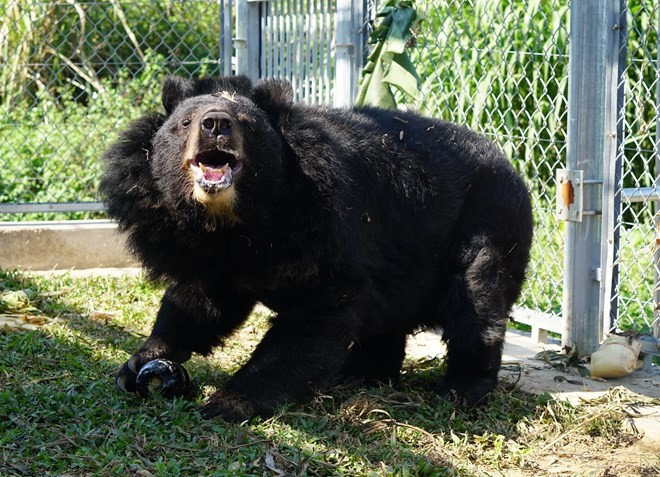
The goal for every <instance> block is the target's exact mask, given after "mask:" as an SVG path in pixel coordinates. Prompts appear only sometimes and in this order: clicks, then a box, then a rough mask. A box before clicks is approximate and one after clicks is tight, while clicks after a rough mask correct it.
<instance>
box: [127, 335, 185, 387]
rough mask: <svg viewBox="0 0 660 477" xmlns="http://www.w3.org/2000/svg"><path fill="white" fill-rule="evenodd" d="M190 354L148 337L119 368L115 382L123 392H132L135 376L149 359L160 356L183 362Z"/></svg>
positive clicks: (134, 385)
mask: <svg viewBox="0 0 660 477" xmlns="http://www.w3.org/2000/svg"><path fill="white" fill-rule="evenodd" d="M190 355H191V353H190V352H186V351H175V350H173V349H172V348H171V347H169V346H166V345H165V344H163V343H162V342H160V341H159V340H155V339H153V338H149V339H147V341H145V342H144V344H143V345H142V346H140V349H138V350H137V352H136V353H135V354H134V355H133V356H131V358H130V359H129V360H128V361H126V363H124V365H123V366H122V367H121V368H120V369H119V371H118V372H117V376H116V377H115V383H116V384H117V387H118V388H119V389H120V390H121V391H124V392H125V393H134V392H135V391H137V387H136V384H135V379H136V378H137V375H138V373H139V372H140V369H142V367H143V366H144V365H145V364H147V363H148V362H149V361H152V360H154V359H159V358H162V359H168V360H171V361H174V362H176V363H183V362H184V361H187V360H188V359H189V358H190Z"/></svg>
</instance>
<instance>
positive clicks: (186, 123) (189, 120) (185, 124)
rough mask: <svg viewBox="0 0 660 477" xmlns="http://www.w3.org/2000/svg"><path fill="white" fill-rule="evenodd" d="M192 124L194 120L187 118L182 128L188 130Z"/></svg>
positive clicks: (182, 123) (182, 122)
mask: <svg viewBox="0 0 660 477" xmlns="http://www.w3.org/2000/svg"><path fill="white" fill-rule="evenodd" d="M190 123H192V120H191V119H190V118H186V119H184V120H183V121H181V127H183V128H187V127H188V126H190Z"/></svg>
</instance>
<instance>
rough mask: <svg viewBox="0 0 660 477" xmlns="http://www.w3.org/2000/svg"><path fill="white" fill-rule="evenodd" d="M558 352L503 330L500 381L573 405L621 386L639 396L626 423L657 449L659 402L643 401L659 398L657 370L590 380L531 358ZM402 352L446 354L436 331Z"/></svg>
mask: <svg viewBox="0 0 660 477" xmlns="http://www.w3.org/2000/svg"><path fill="white" fill-rule="evenodd" d="M544 349H545V350H549V351H551V350H555V351H560V349H561V347H560V345H559V344H548V345H540V344H537V343H535V342H534V341H533V340H532V339H531V338H530V335H529V334H525V333H521V332H517V331H514V330H509V331H507V334H506V341H505V344H504V351H503V356H502V361H503V366H502V371H501V372H500V380H502V381H508V382H512V383H516V386H517V387H518V388H519V389H520V390H522V391H524V392H528V393H531V394H543V393H549V394H551V395H552V396H554V397H555V399H559V400H564V401H568V402H570V403H572V404H574V405H578V404H583V403H588V402H589V401H598V400H599V399H601V398H602V396H603V395H605V394H607V393H608V392H609V391H610V390H611V389H612V388H623V389H627V390H628V391H630V392H633V393H635V394H638V395H640V404H639V405H637V404H636V405H629V406H628V407H627V408H626V410H625V411H626V413H627V414H628V416H629V418H628V425H629V426H630V427H632V428H634V429H636V430H637V431H639V432H640V433H642V434H643V435H644V437H643V441H644V443H645V444H647V445H649V446H651V447H653V448H657V449H658V451H659V452H660V405H653V404H643V403H642V402H643V401H648V399H645V398H651V399H656V400H657V399H660V369H659V367H658V366H654V367H653V373H650V374H649V373H645V372H643V371H635V372H634V373H631V374H629V375H627V376H624V377H622V378H616V379H607V380H603V379H592V378H590V377H581V376H579V374H578V373H577V371H575V373H574V374H568V373H564V372H562V371H560V370H557V369H555V368H553V367H552V366H550V365H548V364H546V363H544V362H543V361H539V360H535V359H533V358H534V356H535V355H536V354H537V353H539V352H540V351H543V350H544ZM406 353H407V355H408V356H410V357H414V358H421V359H424V358H433V357H441V356H443V355H444V354H445V353H446V348H445V346H444V344H443V343H442V342H441V341H440V337H439V335H438V334H436V333H433V332H428V331H426V332H422V333H418V334H416V335H414V336H412V337H410V338H409V339H408V344H407V347H406Z"/></svg>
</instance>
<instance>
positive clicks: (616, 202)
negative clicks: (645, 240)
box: [600, 0, 628, 339]
mask: <svg viewBox="0 0 660 477" xmlns="http://www.w3.org/2000/svg"><path fill="white" fill-rule="evenodd" d="M615 1H616V0H615ZM618 2H619V8H618V11H616V12H615V11H613V12H612V13H611V14H612V15H613V17H612V18H611V25H612V27H611V28H612V31H613V32H614V34H613V35H611V36H610V38H609V41H610V44H609V45H608V47H607V52H608V55H609V58H608V62H609V63H610V64H611V66H610V67H609V68H608V70H607V77H606V79H607V85H606V91H605V94H606V104H605V107H606V108H607V114H606V124H605V128H606V135H607V134H610V135H612V136H615V137H616V140H615V141H610V140H608V139H607V138H606V140H605V151H604V156H603V159H604V167H603V228H602V230H603V243H602V252H601V269H602V280H601V298H600V300H601V305H600V311H601V318H600V319H601V323H602V328H601V335H600V338H601V339H602V338H605V335H606V334H607V333H608V332H609V331H610V329H611V328H612V324H613V323H614V322H615V320H616V316H617V314H618V295H617V294H615V293H613V291H614V290H616V289H617V285H618V283H619V264H618V261H617V260H616V257H617V256H618V253H619V236H620V229H621V227H620V225H621V224H620V222H621V219H622V217H621V191H622V187H621V186H622V170H623V150H622V142H623V135H624V130H623V121H620V120H619V118H620V115H622V114H624V113H625V111H624V101H625V81H624V80H623V78H624V75H625V67H626V56H627V38H628V26H627V19H626V17H627V0H618ZM617 15H618V16H617Z"/></svg>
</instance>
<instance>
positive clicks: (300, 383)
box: [201, 310, 357, 422]
mask: <svg viewBox="0 0 660 477" xmlns="http://www.w3.org/2000/svg"><path fill="white" fill-rule="evenodd" d="M356 322H357V320H356V318H355V316H354V314H353V313H352V312H350V311H349V310H345V311H343V312H336V313H334V314H331V315H324V316H318V317H314V318H309V319H307V320H294V319H291V318H290V317H287V316H283V315H279V316H278V317H277V318H275V320H274V322H273V325H272V326H271V328H270V329H269V330H268V332H267V333H266V335H265V336H264V338H263V340H262V341H261V343H259V345H258V346H257V348H256V349H255V350H254V352H253V353H252V356H251V358H250V359H249V360H248V362H247V363H246V364H245V365H244V366H243V367H242V368H241V369H240V370H238V371H237V372H236V374H234V376H232V377H231V378H230V379H229V381H228V382H227V383H226V384H225V386H224V387H223V388H222V389H221V390H219V391H217V392H216V393H215V394H214V395H213V396H211V398H210V399H209V401H208V402H207V403H206V404H205V405H204V406H203V407H202V409H201V413H202V416H203V417H205V418H211V417H214V416H220V417H221V418H222V419H224V420H226V421H233V422H240V421H243V420H246V419H250V418H252V417H254V416H256V415H260V416H262V417H267V416H270V415H272V414H273V411H274V409H275V408H276V407H277V406H278V405H281V404H284V403H286V402H301V401H304V400H307V399H310V398H311V397H312V396H313V395H314V392H315V391H317V390H321V389H325V388H327V387H329V386H331V385H334V384H335V383H336V382H337V379H338V377H339V372H340V371H341V367H342V365H343V364H344V362H345V361H346V359H347V357H348V354H349V346H350V344H351V342H352V340H353V339H354V337H355V336H356V334H357V333H356V332H355V330H354V326H355V323H356Z"/></svg>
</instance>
